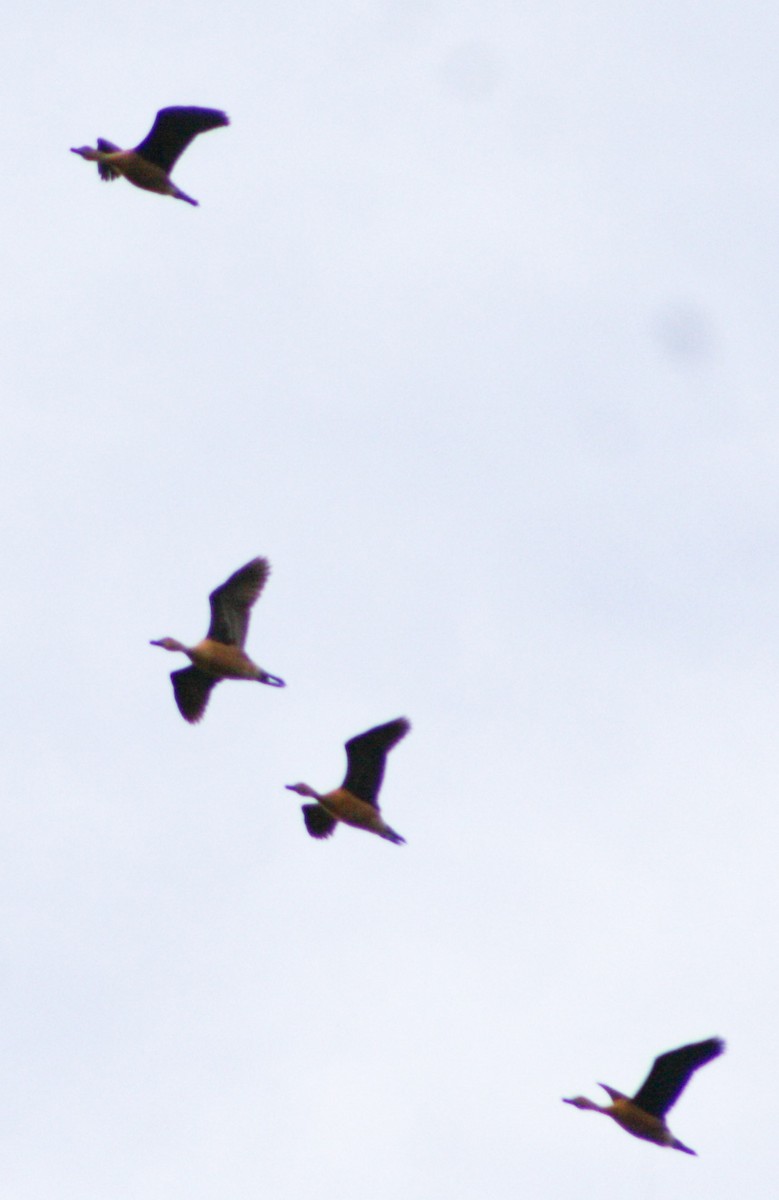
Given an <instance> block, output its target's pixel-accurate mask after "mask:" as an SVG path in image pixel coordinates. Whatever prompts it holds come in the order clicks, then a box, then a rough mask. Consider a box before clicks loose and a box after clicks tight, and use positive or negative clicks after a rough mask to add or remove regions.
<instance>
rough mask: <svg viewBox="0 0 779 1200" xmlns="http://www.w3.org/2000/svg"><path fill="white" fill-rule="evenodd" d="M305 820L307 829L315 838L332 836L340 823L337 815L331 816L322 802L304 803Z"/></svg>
mask: <svg viewBox="0 0 779 1200" xmlns="http://www.w3.org/2000/svg"><path fill="white" fill-rule="evenodd" d="M301 807H302V809H303V820H304V821H305V823H306V829H307V830H308V832H309V833H310V834H311V836H312V837H313V838H328V837H331V836H332V834H333V833H334V831H335V827H336V825H337V824H338V822H337V821H336V819H335V817H331V816H330V813H329V812H326V811H325V809H324V808H322V805H321V804H303V805H301Z"/></svg>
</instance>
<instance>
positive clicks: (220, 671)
mask: <svg viewBox="0 0 779 1200" xmlns="http://www.w3.org/2000/svg"><path fill="white" fill-rule="evenodd" d="M190 656H191V659H192V662H193V663H194V664H195V666H196V667H199V668H200V670H201V671H205V672H206V674H208V675H213V676H214V677H215V678H216V679H257V678H258V675H259V672H258V670H257V667H256V666H255V665H254V663H253V662H252V660H251V659H250V658H249V656H248V654H244V652H243V650H241V649H240V647H238V646H225V645H224V643H223V642H213V641H211V639H210V638H204V639H203V641H202V642H198V644H197V645H196V646H193V647H192V650H191V652H190Z"/></svg>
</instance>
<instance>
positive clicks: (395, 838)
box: [379, 825, 406, 846]
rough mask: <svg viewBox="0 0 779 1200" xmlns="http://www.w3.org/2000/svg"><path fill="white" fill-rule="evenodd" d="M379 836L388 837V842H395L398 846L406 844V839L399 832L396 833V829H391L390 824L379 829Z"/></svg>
mask: <svg viewBox="0 0 779 1200" xmlns="http://www.w3.org/2000/svg"><path fill="white" fill-rule="evenodd" d="M379 837H383V838H386V839H387V841H388V842H393V843H394V844H395V845H396V846H405V844H406V839H405V838H404V837H401V836H400V834H399V833H395V830H394V829H390V827H389V825H385V826H384V828H383V829H380V830H379Z"/></svg>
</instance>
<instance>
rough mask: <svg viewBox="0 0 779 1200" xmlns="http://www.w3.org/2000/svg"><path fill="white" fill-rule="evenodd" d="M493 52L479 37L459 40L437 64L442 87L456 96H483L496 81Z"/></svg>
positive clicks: (498, 73)
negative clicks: (439, 68) (477, 38)
mask: <svg viewBox="0 0 779 1200" xmlns="http://www.w3.org/2000/svg"><path fill="white" fill-rule="evenodd" d="M500 76H501V68H500V64H499V62H498V59H497V56H496V55H495V54H494V53H493V51H492V50H491V49H490V47H489V46H488V45H486V44H485V43H484V42H480V41H469V42H461V43H460V45H458V46H455V47H454V49H452V50H450V51H449V53H448V54H447V55H446V57H445V59H444V61H443V65H442V67H441V81H442V84H443V87H444V90H445V91H447V92H449V93H450V95H452V96H456V97H457V99H458V100H463V101H466V102H473V101H476V100H486V99H487V98H488V97H489V96H491V95H492V94H493V93H494V91H495V89H496V87H497V86H498V83H499V82H500Z"/></svg>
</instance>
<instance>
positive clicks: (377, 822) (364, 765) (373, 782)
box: [285, 717, 411, 845]
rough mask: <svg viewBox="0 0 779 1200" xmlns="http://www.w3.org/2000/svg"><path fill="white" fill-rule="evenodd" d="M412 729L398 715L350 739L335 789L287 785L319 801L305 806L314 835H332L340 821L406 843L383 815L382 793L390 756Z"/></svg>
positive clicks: (390, 840) (306, 785)
mask: <svg viewBox="0 0 779 1200" xmlns="http://www.w3.org/2000/svg"><path fill="white" fill-rule="evenodd" d="M410 728H411V725H410V723H409V722H408V721H407V720H406V718H405V717H398V718H397V720H395V721H388V722H387V724H386V725H377V726H376V727H375V728H374V729H368V730H367V731H366V732H365V733H360V734H357V736H356V737H353V738H350V739H349V741H348V742H347V743H346V759H347V764H348V765H347V768H346V776H345V777H344V781H343V783H342V784H341V786H340V787H338V788H336V789H335V790H334V791H332V792H325V793H324V794H323V795H322V794H320V793H319V792H315V791H314V789H313V788H312V787H309V786H308V784H307V783H287V784H285V787H287V788H288V789H289V791H290V792H297V794H298V795H299V796H310V797H311V799H312V800H315V801H316V804H304V805H303V806H302V808H303V819H304V821H305V823H306V829H307V830H308V832H309V833H310V834H311V836H312V837H314V838H327V837H330V835H331V834H332V833H333V832H334V830H335V827H336V825H337V824H338V822H339V821H343V822H344V824H345V825H354V826H355V828H357V829H367V830H368V832H369V833H376V834H378V836H379V837H383V838H386V839H387V841H388V842H395V844H396V845H401V844H402V843H404V842H405V840H406V839H405V838H402V837H401V836H400V834H399V833H395V830H394V829H390V827H389V825H387V824H386V822H385V821H384V819H383V818H382V815H381V811H380V809H379V801H378V796H379V791H380V789H381V783H382V780H383V778H384V767H385V765H386V761H387V755H388V754H389V752H390V750H391V749H392V747H393V746H396V745H397V743H398V742H399V741H400V740H401V738H404V737H405V736H406V734H407V733H408V731H409V729H410Z"/></svg>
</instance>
